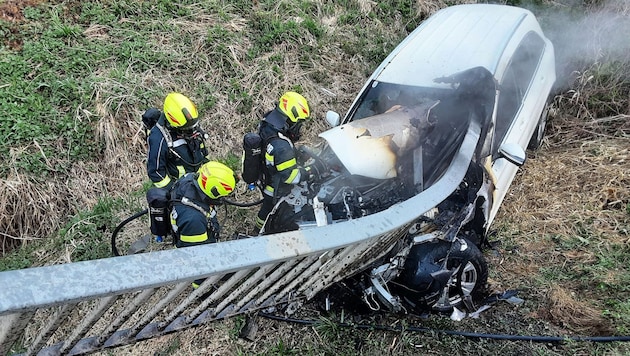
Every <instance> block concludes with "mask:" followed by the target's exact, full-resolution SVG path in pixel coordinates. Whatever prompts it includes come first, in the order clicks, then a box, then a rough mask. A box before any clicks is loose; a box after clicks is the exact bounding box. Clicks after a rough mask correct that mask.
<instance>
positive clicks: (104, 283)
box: [0, 124, 480, 355]
mask: <svg viewBox="0 0 630 356" xmlns="http://www.w3.org/2000/svg"><path fill="white" fill-rule="evenodd" d="M479 132H480V130H479V127H478V125H474V124H473V125H471V126H470V128H469V132H468V134H467V136H466V138H465V140H464V143H463V145H462V147H461V148H460V150H459V152H458V154H457V157H456V159H455V160H454V161H453V162H452V164H451V166H450V167H449V168H448V171H447V172H446V174H445V178H444V179H441V180H440V181H438V182H437V183H436V184H434V185H433V186H431V187H430V188H428V189H427V190H425V191H424V192H423V193H422V194H421V195H419V196H416V197H413V198H411V199H409V200H407V201H404V202H401V203H399V204H396V205H394V206H392V207H390V208H389V209H387V210H385V211H383V212H380V213H377V214H374V215H370V216H367V217H363V218H359V219H354V220H350V221H346V222H342V223H337V224H332V225H327V226H322V227H317V228H313V229H305V230H299V231H291V232H286V233H280V234H274V235H267V236H259V237H252V238H249V239H243V240H234V241H227V242H221V243H217V244H209V245H203V246H196V247H192V248H190V247H189V248H180V249H173V250H166V251H159V252H151V253H144V254H137V255H129V256H120V257H113V258H105V259H100V260H93V261H85V262H78V263H69V264H62V265H54V266H46V267H38V268H28V269H22V270H15V271H7V272H1V273H0V286H2V287H1V289H0V355H6V354H9V355H15V354H23V355H34V354H37V355H80V354H87V353H90V352H94V351H97V350H102V349H106V348H113V347H117V346H122V345H126V344H131V343H135V342H138V341H141V340H145V339H148V338H151V337H155V336H159V335H164V334H166V333H170V332H173V331H176V330H181V329H184V328H188V327H191V326H196V325H199V324H203V323H206V322H210V321H213V320H218V319H222V318H226V317H229V316H233V315H238V314H243V313H248V312H252V311H256V310H261V309H266V308H271V307H275V306H278V305H284V306H287V307H288V309H295V308H296V307H298V306H299V305H300V303H303V302H304V301H306V300H308V299H310V298H312V297H313V296H315V295H316V294H317V293H318V292H319V291H321V290H323V289H325V288H326V287H328V286H330V285H332V284H333V283H335V282H337V281H339V280H341V279H343V278H345V277H348V276H350V275H353V274H355V273H357V272H358V271H361V270H362V269H364V268H365V267H366V266H368V265H369V264H370V263H371V262H373V261H375V260H376V259H378V258H380V257H382V256H383V255H385V254H386V253H387V252H388V250H389V249H391V248H392V247H393V246H394V244H395V243H396V242H397V241H398V240H399V239H400V238H401V237H403V236H405V234H406V231H407V230H408V229H409V227H410V226H411V225H412V224H413V223H414V222H415V221H416V219H417V218H418V217H419V216H420V215H422V214H423V213H424V212H426V211H428V210H430V209H431V208H433V207H434V206H435V205H437V204H438V203H439V202H441V201H442V200H444V199H445V198H446V197H447V196H448V195H449V194H450V192H452V191H453V190H454V189H455V188H456V187H457V185H458V184H459V183H460V181H461V179H462V178H463V177H464V175H465V173H466V170H467V168H468V164H469V162H470V158H471V157H472V154H473V152H474V148H475V146H476V144H477V141H478V139H479ZM199 278H206V280H205V281H204V283H202V284H201V286H200V287H199V288H198V289H195V290H193V289H192V287H191V282H192V281H193V280H196V279H199ZM86 335H90V336H86Z"/></svg>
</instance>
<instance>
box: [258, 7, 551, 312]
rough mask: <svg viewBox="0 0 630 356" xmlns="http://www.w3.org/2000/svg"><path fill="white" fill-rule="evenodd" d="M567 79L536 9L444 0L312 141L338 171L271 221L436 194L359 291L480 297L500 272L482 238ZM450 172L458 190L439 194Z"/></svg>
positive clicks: (328, 216) (271, 228)
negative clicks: (489, 261) (560, 80)
mask: <svg viewBox="0 0 630 356" xmlns="http://www.w3.org/2000/svg"><path fill="white" fill-rule="evenodd" d="M555 79H556V74H555V58H554V49H553V45H552V43H551V42H550V41H549V40H548V39H547V38H546V37H545V35H544V34H543V32H542V30H541V27H540V25H539V24H538V22H537V20H536V18H535V17H534V15H533V14H532V13H531V12H530V11H528V10H526V9H522V8H518V7H512V6H505V5H490V4H474V5H473V4H471V5H457V6H452V7H448V8H445V9H442V10H440V11H438V12H437V13H435V14H434V15H433V16H431V17H430V18H428V19H427V20H426V21H424V22H423V23H422V24H421V25H420V26H419V27H418V28H417V29H416V30H414V31H413V32H412V33H411V34H410V35H409V36H408V37H407V38H406V39H404V40H403V41H402V42H401V43H400V44H399V45H398V46H397V47H396V48H395V49H394V51H393V52H392V53H391V54H390V55H389V56H388V57H387V58H386V59H385V60H384V61H383V62H382V64H381V65H380V66H379V67H378V68H377V69H376V70H375V72H374V73H373V74H372V76H371V77H370V78H369V79H368V81H367V82H366V83H365V85H364V86H363V89H362V90H361V91H360V93H359V94H358V96H357V97H356V99H355V100H354V102H353V104H352V105H351V107H350V109H349V111H348V112H347V113H346V115H345V116H344V117H343V118H341V117H340V115H339V114H336V113H335V112H328V114H327V121H328V122H329V123H330V124H331V125H332V126H333V128H332V129H330V130H328V131H325V132H323V133H322V134H320V137H322V138H323V139H324V140H325V144H324V147H323V148H321V150H320V151H318V152H310V156H311V157H312V159H315V160H319V161H320V163H322V164H323V165H325V166H326V167H328V170H327V171H326V173H324V174H323V175H322V176H321V177H320V180H319V181H318V182H317V183H316V184H312V185H311V186H308V187H301V188H296V189H295V191H294V194H291V195H290V198H289V199H287V200H285V201H284V202H281V203H280V204H278V206H277V209H276V210H275V211H274V214H273V215H272V216H271V217H270V219H268V221H267V224H266V225H265V233H274V232H280V231H287V230H295V229H307V228H311V227H313V226H322V225H329V224H333V223H339V222H343V221H347V220H352V219H356V218H361V217H365V216H367V215H370V214H373V213H377V212H381V211H384V210H386V209H388V208H390V207H392V206H394V205H397V204H399V203H400V202H404V201H407V202H409V201H412V200H413V199H415V200H417V201H424V202H426V201H433V202H434V205H433V206H434V208H433V209H431V210H430V211H428V212H424V213H422V212H419V214H418V220H417V222H416V224H415V226H413V227H412V228H411V229H409V230H406V231H405V232H404V233H401V236H400V237H399V241H402V243H398V244H397V246H394V247H391V246H388V247H387V248H391V250H389V251H388V253H387V254H386V255H385V257H382V258H379V259H375V260H374V261H372V263H371V264H370V265H369V266H368V268H366V269H365V270H364V273H363V274H362V275H358V277H357V275H355V276H354V278H359V279H362V280H369V282H370V283H368V284H369V287H367V288H363V290H361V291H360V292H358V294H363V295H362V299H363V300H378V301H380V302H381V303H383V304H385V305H386V306H387V307H389V308H390V309H393V310H401V309H403V308H408V307H409V305H411V306H412V307H418V308H426V307H429V308H433V309H437V310H451V309H452V307H453V306H455V305H461V304H464V305H465V306H466V307H467V308H468V309H471V308H472V307H473V303H472V300H473V298H474V297H475V296H477V295H481V294H482V291H483V290H484V287H485V284H486V280H487V276H488V271H487V265H486V262H485V259H484V257H483V254H482V253H481V252H480V247H481V246H482V244H483V243H484V242H485V241H486V237H485V236H486V233H487V232H488V229H489V226H490V224H491V222H492V220H493V219H494V217H495V215H496V213H497V210H498V209H499V206H500V204H501V202H502V200H503V198H504V197H505V195H506V192H507V190H508V188H509V186H510V184H511V182H512V180H513V179H514V176H515V174H516V171H517V169H518V167H519V166H520V165H522V164H523V163H524V162H525V158H526V153H525V151H526V149H527V148H530V149H536V148H538V146H540V144H541V141H542V139H543V135H544V131H545V124H546V121H547V115H548V111H549V105H550V99H551V92H552V88H553V85H554V82H555ZM445 182H446V183H455V184H451V185H450V186H451V187H453V188H452V189H453V190H452V191H451V192H450V193H449V192H446V193H447V195H448V197H447V198H446V199H442V198H437V194H436V193H435V190H436V189H435V187H438V186H440V187H441V186H442V185H444V186H446V185H448V184H444V183H445ZM458 182H459V183H458ZM440 184H442V185H440ZM432 187H434V189H430V188H432ZM300 190H301V191H300ZM442 193H444V192H442ZM296 197H297V198H296ZM412 198H413V199H412ZM283 205H284V208H283ZM356 285H357V286H360V285H365V283H361V282H357V283H356ZM401 285H402V286H404V287H402V288H400V287H397V286H401ZM375 297H378V298H375ZM404 304H406V307H403V305H404Z"/></svg>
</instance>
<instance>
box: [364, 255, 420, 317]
mask: <svg viewBox="0 0 630 356" xmlns="http://www.w3.org/2000/svg"><path fill="white" fill-rule="evenodd" d="M408 251H409V249H405V252H403V254H404V255H405V256H406V254H407V253H408ZM401 263H404V256H403V255H401V254H400V253H399V254H398V255H396V256H395V257H394V258H392V260H391V262H389V263H386V264H384V265H381V266H379V267H376V268H374V269H373V270H372V272H371V273H370V277H369V278H370V284H371V286H370V287H368V288H366V289H365V290H364V291H363V300H364V301H365V303H366V304H367V305H368V307H369V308H370V309H372V310H375V311H376V310H380V309H381V307H380V304H379V303H378V302H380V303H381V304H383V305H384V306H385V307H386V308H387V309H388V310H390V311H393V312H396V313H398V312H400V311H404V312H406V309H405V307H403V305H402V302H401V300H400V298H399V297H398V296H395V295H392V294H391V293H390V291H389V288H388V287H387V282H389V281H391V280H393V279H394V278H396V277H398V274H399V273H400V269H401V268H402V265H401ZM375 296H376V298H375Z"/></svg>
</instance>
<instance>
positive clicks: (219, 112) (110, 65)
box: [0, 0, 630, 355]
mask: <svg viewBox="0 0 630 356" xmlns="http://www.w3.org/2000/svg"><path fill="white" fill-rule="evenodd" d="M462 2H464V1H462ZM456 3H458V1H449V2H443V1H439V0H438V1H420V2H409V1H401V0H385V1H378V2H370V1H363V0H341V1H334V2H332V1H321V0H293V1H288V0H281V1H271V0H258V1H254V2H252V1H244V0H237V1H229V2H228V1H221V0H212V1H204V2H196V3H194V2H193V3H191V2H183V1H166V0H159V1H137V0H123V1H112V0H107V1H76V0H70V1H58V0H52V1H41V0H27V1H22V2H20V6H23V8H17V5H16V4H14V3H13V2H4V3H0V9H3V11H4V12H0V13H2V14H8V15H7V16H2V17H0V38H2V39H3V40H1V42H0V78H2V79H1V80H0V97H2V98H3V99H5V100H2V101H0V109H1V110H2V112H3V113H4V115H1V116H0V162H2V164H1V165H0V195H1V196H3V199H2V200H0V212H1V214H0V240H1V241H2V243H1V245H2V251H3V257H2V259H0V271H1V270H8V269H20V268H26V267H29V266H37V265H43V264H52V263H67V262H71V261H72V262H74V261H81V260H89V259H96V258H104V257H108V256H109V255H110V252H111V251H110V248H109V238H110V236H111V232H112V230H113V229H114V228H115V227H116V225H117V224H118V223H119V222H120V221H121V220H122V219H124V218H125V217H127V216H129V215H131V214H133V213H134V212H136V211H138V210H141V209H142V207H143V197H144V196H143V192H144V191H146V188H147V181H148V179H147V178H146V173H145V163H144V160H145V154H146V145H145V142H144V134H143V132H142V129H141V122H140V115H141V113H142V112H143V111H144V110H145V109H146V108H148V107H160V105H161V103H162V100H163V97H164V96H165V95H166V93H168V92H169V91H181V92H184V93H185V94H187V95H188V96H190V97H191V98H192V99H193V101H194V102H195V103H196V104H197V106H198V108H199V111H200V114H201V124H202V126H203V127H204V129H205V130H206V131H207V132H208V134H209V135H210V140H209V141H208V142H207V143H208V146H209V147H210V148H211V157H212V158H213V159H217V160H219V161H221V162H223V163H225V164H227V165H228V166H230V167H231V168H233V169H235V170H238V169H239V166H240V154H241V147H240V145H241V138H242V135H243V134H244V133H245V132H248V131H252V130H254V129H255V127H256V125H257V123H258V120H259V119H260V117H261V116H262V115H263V114H264V113H265V112H266V111H267V110H269V109H270V108H271V107H272V106H273V105H274V102H275V101H276V100H277V98H278V96H279V95H281V94H282V92H284V91H286V90H295V91H298V92H301V93H303V94H304V95H305V96H306V97H307V98H308V99H309V102H310V103H311V107H312V110H313V112H314V117H315V120H313V121H311V122H309V123H308V124H307V125H306V126H305V131H306V132H307V135H306V136H307V137H306V143H309V142H311V141H313V140H314V139H315V136H316V133H317V132H320V131H322V130H323V129H324V128H325V125H324V124H323V120H321V118H322V117H323V116H324V114H325V112H326V111H327V110H329V109H331V110H335V111H337V112H341V113H343V112H345V110H346V109H347V107H348V106H349V104H350V103H351V101H352V100H353V99H354V95H355V93H356V92H358V90H359V89H360V88H361V86H362V85H363V83H364V80H365V79H366V78H367V76H368V75H369V74H371V72H372V70H373V69H374V68H375V67H376V66H377V65H378V64H379V63H380V61H381V60H382V59H383V58H384V57H385V56H386V55H387V54H388V53H389V52H390V51H391V50H392V49H393V48H394V47H395V45H396V44H397V43H398V42H399V41H400V40H401V39H402V38H404V37H405V36H406V35H407V34H408V33H409V32H410V31H411V30H413V29H414V28H415V27H416V26H417V25H418V24H419V23H420V22H421V21H422V20H423V19H424V18H425V17H426V16H427V15H429V14H431V13H433V12H434V11H436V10H437V9H439V8H442V7H444V6H447V5H453V4H456ZM512 3H513V4H516V5H519V6H525V7H529V8H531V9H532V10H533V11H534V12H537V14H538V15H539V16H540V18H541V19H542V20H543V24H544V25H545V30H548V31H549V32H548V34H549V36H550V37H552V40H553V41H554V45H555V47H556V50H557V51H556V53H557V58H558V62H559V72H560V73H561V74H562V76H561V78H559V83H560V85H559V87H558V95H557V96H556V98H555V100H554V104H555V108H554V109H555V110H554V113H555V115H554V116H553V117H552V119H551V121H550V125H549V127H548V129H549V134H548V136H547V138H546V139H545V142H544V143H543V147H542V149H541V151H539V152H530V153H529V159H528V163H527V164H526V165H525V166H524V167H523V169H522V172H521V173H520V174H519V175H518V177H517V180H516V182H515V183H514V185H513V187H512V189H511V191H510V195H509V196H508V197H507V198H506V201H505V203H504V204H503V206H502V209H501V211H500V212H499V215H498V216H497V219H496V221H495V224H494V226H493V237H492V239H491V240H493V241H495V242H497V247H496V250H494V251H486V257H487V259H488V261H489V265H490V278H491V288H492V290H496V291H503V290H506V289H518V290H519V291H520V292H519V296H520V297H522V298H523V299H524V300H525V303H524V305H522V306H520V307H514V306H511V305H505V304H502V305H498V306H496V307H495V308H493V309H491V310H490V311H488V312H485V313H484V314H483V317H482V319H481V320H465V321H463V322H459V323H457V322H453V321H451V320H450V319H448V318H447V317H440V316H431V317H430V318H429V319H422V318H418V317H415V316H410V315H406V316H388V317H385V316H383V315H379V314H377V315H376V316H371V318H368V319H366V320H361V319H360V318H359V319H358V320H355V319H352V317H353V316H349V315H344V316H343V318H342V317H341V316H340V315H323V316H322V315H318V314H317V313H315V312H313V314H310V315H305V316H306V317H311V316H313V317H314V318H315V319H318V320H319V323H318V324H317V325H316V326H315V327H309V326H300V325H288V324H284V323H280V322H275V321H273V322H271V321H269V322H262V323H261V325H260V326H261V327H260V330H259V336H258V338H257V341H256V342H254V343H250V342H247V341H244V340H242V339H239V338H237V337H236V336H235V335H236V333H237V330H240V326H242V325H240V323H241V322H242V319H239V318H234V320H228V321H225V323H213V324H210V325H206V326H203V327H200V328H197V329H194V330H193V331H192V332H191V333H190V334H192V335H188V334H177V335H176V336H172V335H171V336H168V337H165V338H163V340H152V341H151V343H154V344H151V345H152V346H155V347H154V348H153V350H154V351H155V352H154V353H156V354H162V355H179V354H187V352H188V353H189V354H195V353H203V352H209V351H208V350H212V351H213V352H216V353H220V354H234V353H236V354H243V355H250V354H267V355H293V354H309V355H319V354H322V353H323V354H333V353H336V354H341V355H344V354H348V355H350V354H357V353H359V354H361V353H363V354H382V353H400V354H413V353H420V354H430V353H432V352H433V353H445V352H448V353H451V354H496V353H506V354H525V355H565V354H575V355H590V354H595V355H604V354H606V355H607V354H624V353H629V352H630V349H629V348H628V345H627V344H624V343H617V344H615V343H609V344H586V343H579V342H569V343H565V344H562V345H556V344H544V343H543V344H532V343H519V342H508V341H505V342H496V341H490V340H474V339H466V338H463V337H456V336H448V335H444V334H440V333H436V332H425V333H414V332H383V331H379V330H375V329H373V330H359V329H356V328H352V327H342V326H341V325H342V324H344V323H346V324H347V323H350V324H352V323H361V322H367V323H375V324H379V325H380V324H383V325H400V323H401V321H399V320H398V319H402V323H403V324H405V325H421V326H423V327H427V328H432V329H446V330H468V331H477V332H480V331H485V332H489V333H506V334H516V333H520V334H524V335H531V334H538V335H544V334H561V335H565V334H570V333H573V334H580V335H584V334H597V333H609V334H615V335H624V334H628V330H630V318H629V317H628V315H630V306H629V304H628V301H627V299H628V295H629V294H628V293H629V289H628V287H627V285H628V283H629V282H630V277H629V276H630V271H629V270H628V266H629V264H628V262H629V260H630V250H629V249H628V241H629V236H630V233H629V231H630V192H629V190H628V187H630V180H629V178H628V172H629V171H630V167H629V166H628V162H630V157H629V154H630V153H629V151H628V137H629V136H628V135H629V132H630V126H629V122H630V121H629V120H628V115H630V109H629V108H630V106H629V105H630V104H629V103H628V100H629V99H628V98H629V97H630V84H629V83H630V80H629V78H628V75H627V73H628V69H629V66H630V59H629V58H628V53H630V52H628V51H627V49H628V48H627V45H624V44H625V43H627V39H625V38H624V39H623V40H622V41H618V40H617V39H615V36H612V34H614V33H616V32H620V33H624V30H625V29H627V28H629V27H628V23H629V22H628V21H627V20H628V19H627V17H628V8H627V5H625V7H624V4H623V2H619V3H617V2H612V4H616V7H615V8H614V9H613V10H614V11H609V10H610V9H606V8H605V7H604V2H599V1H598V2H588V3H586V5H587V9H586V10H588V11H589V13H591V14H593V15H594V16H590V17H587V18H584V17H583V16H582V14H583V13H584V12H585V8H583V7H580V6H568V4H562V1H560V3H549V2H544V1H538V0H535V1H524V0H523V1H514V2H512ZM541 5H542V7H541ZM12 6H14V7H16V9H14V8H12ZM546 6H551V7H552V8H551V10H552V11H548V12H547V11H543V10H544V9H545V7H546ZM553 6H556V7H553ZM559 15H562V16H559ZM605 15H609V16H612V17H613V18H614V21H607V22H603V23H602V22H597V21H591V20H597V19H599V18H605V17H604V16H605ZM559 18H561V19H562V21H559V20H558V19H559ZM587 19H588V20H587ZM598 24H599V25H598ZM610 26H617V27H612V28H611V27H610ZM588 34H591V35H593V36H592V37H591V36H587V35H588ZM602 34H606V38H607V41H599V42H597V41H595V43H593V41H592V40H593V39H597V38H599V37H598V36H602ZM573 35H577V39H576V38H575V37H572V36H573ZM577 44H579V45H580V46H576V45H577ZM607 44H610V47H606V45H607ZM570 45H571V46H570ZM598 46H599V47H598ZM601 46H604V47H601ZM574 47H577V48H574ZM576 53H577V54H578V56H575V54H576ZM576 58H578V59H576ZM328 92H332V93H333V95H330V94H327V93H328ZM241 188H243V187H239V189H240V190H242V191H240V190H239V192H238V199H237V200H239V201H241V200H247V199H249V198H250V196H249V195H248V193H247V192H246V191H245V190H244V189H241ZM253 211H255V209H253V210H252V209H249V210H248V209H236V208H234V207H228V208H226V209H220V211H219V218H220V220H221V222H222V223H224V225H225V228H224V230H223V232H222V234H223V238H226V239H227V238H230V236H231V234H232V233H234V232H238V231H241V232H242V231H247V230H248V229H249V227H250V226H251V225H253V219H252V212H253ZM145 230H146V226H142V224H141V223H139V224H138V226H129V227H128V229H126V230H125V232H124V233H125V234H126V235H128V239H129V241H131V239H133V238H134V237H136V238H137V237H138V236H140V235H141V234H142V233H144V232H146V231H145ZM125 241H127V240H125ZM124 243H128V241H127V242H124ZM121 247H124V246H121ZM320 317H321V318H320ZM395 323H399V324H395ZM125 350H128V351H129V352H130V353H133V352H137V353H138V354H146V353H147V352H148V351H147V350H148V349H147V345H146V344H139V345H138V346H137V349H134V347H131V346H130V347H127V348H125ZM121 352H122V351H121Z"/></svg>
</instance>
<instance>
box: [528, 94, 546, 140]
mask: <svg viewBox="0 0 630 356" xmlns="http://www.w3.org/2000/svg"><path fill="white" fill-rule="evenodd" d="M550 109H551V100H547V102H546V103H545V107H544V108H543V111H542V113H541V114H540V118H539V119H538V126H536V130H535V131H534V134H533V135H532V137H531V138H530V139H529V144H528V145H527V148H528V149H530V150H532V151H534V150H537V149H538V148H540V145H542V142H543V138H545V131H546V129H547V121H548V120H549V111H550Z"/></svg>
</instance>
